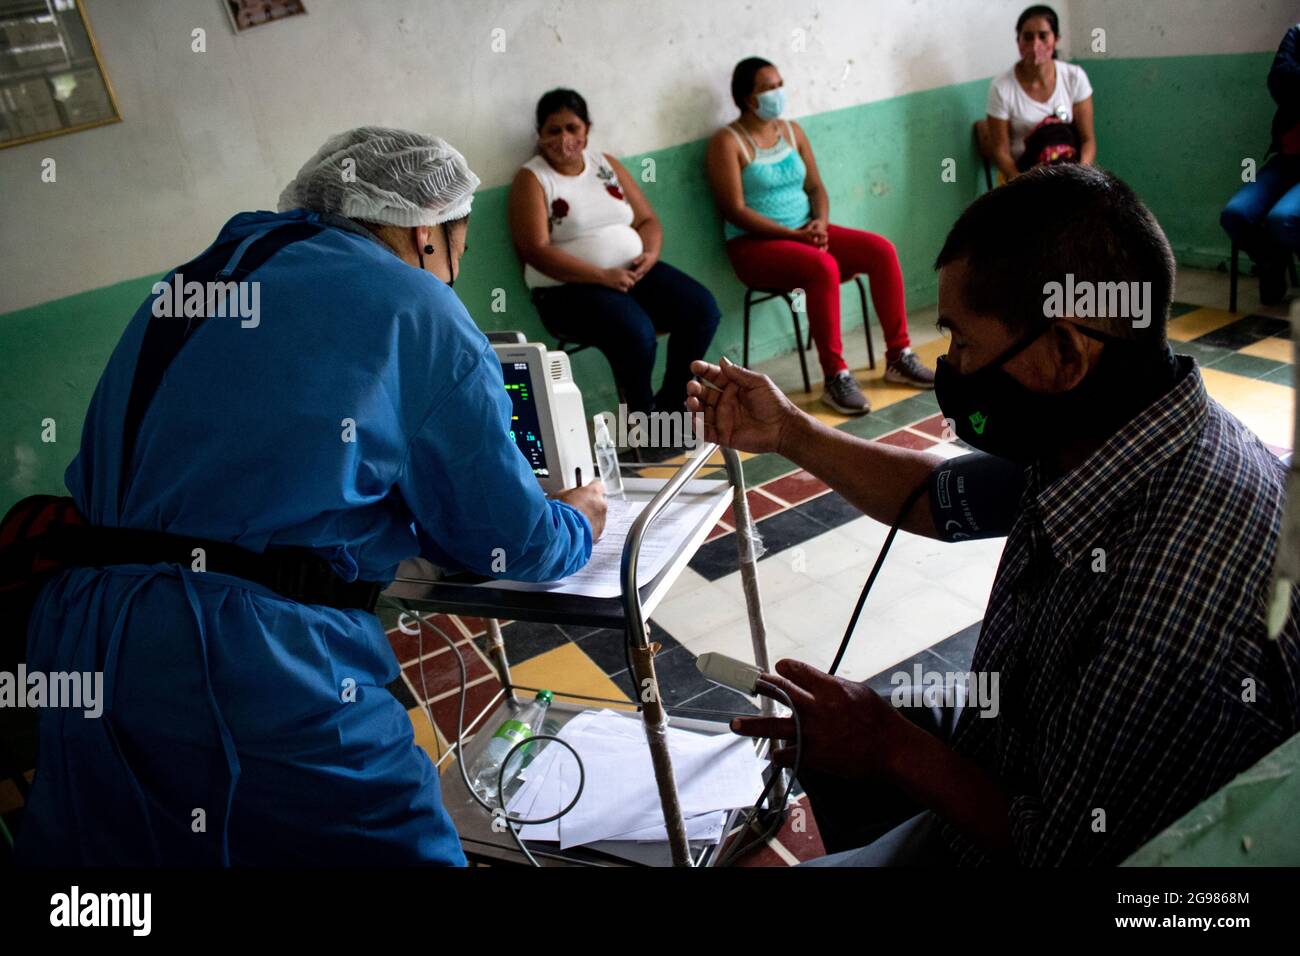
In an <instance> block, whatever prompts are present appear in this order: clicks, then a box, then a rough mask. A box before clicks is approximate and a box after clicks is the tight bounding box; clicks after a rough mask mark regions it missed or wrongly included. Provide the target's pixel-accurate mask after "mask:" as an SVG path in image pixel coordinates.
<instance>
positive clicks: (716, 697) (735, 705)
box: [668, 684, 759, 723]
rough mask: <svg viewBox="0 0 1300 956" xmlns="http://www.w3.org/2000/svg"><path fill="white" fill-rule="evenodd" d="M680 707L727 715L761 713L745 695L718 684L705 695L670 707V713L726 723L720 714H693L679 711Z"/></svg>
mask: <svg viewBox="0 0 1300 956" xmlns="http://www.w3.org/2000/svg"><path fill="white" fill-rule="evenodd" d="M679 707H698V708H700V709H701V710H716V711H722V712H725V713H727V714H757V713H758V712H759V711H758V707H757V705H755V704H754V703H752V702H751V701H750V699H749V698H748V697H746V696H745V695H744V694H742V693H740V692H739V691H734V690H732V689H731V688H730V687H721V686H719V685H717V684H711V686H710V689H709V690H706V691H704V693H702V694H697V695H696V696H694V697H692V698H690V699H689V700H686V701H683V702H682V703H681V704H679V705H677V706H676V707H669V708H668V709H669V712H670V713H674V714H677V713H680V715H681V716H682V717H691V718H694V719H697V720H713V721H718V722H719V723H726V722H727V718H726V717H725V716H721V715H720V714H719V715H714V714H692V713H687V712H686V711H679V710H678V708H679Z"/></svg>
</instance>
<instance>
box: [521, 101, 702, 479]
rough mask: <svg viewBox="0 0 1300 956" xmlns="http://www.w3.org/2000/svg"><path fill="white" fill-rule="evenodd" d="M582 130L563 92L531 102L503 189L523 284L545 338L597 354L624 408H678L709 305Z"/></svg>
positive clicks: (633, 193)
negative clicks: (524, 148)
mask: <svg viewBox="0 0 1300 956" xmlns="http://www.w3.org/2000/svg"><path fill="white" fill-rule="evenodd" d="M590 129H591V120H590V117H589V115H588V113H587V103H586V101H585V100H583V98H582V97H581V96H579V95H578V94H577V93H575V92H574V91H573V90H564V89H560V90H552V91H551V92H549V93H547V94H546V95H545V96H543V97H542V98H541V100H540V101H539V102H538V104H537V146H538V150H537V155H535V156H533V158H532V159H530V160H528V162H526V163H525V164H524V165H523V166H522V167H521V168H520V170H519V172H518V173H517V174H516V175H515V179H514V183H513V184H512V186H511V188H510V232H511V235H512V237H513V239H514V244H515V249H516V250H517V251H518V253H519V258H520V259H521V260H522V261H523V263H524V281H525V282H526V284H527V285H528V287H529V288H530V289H531V290H532V297H533V303H534V304H535V305H536V306H537V311H538V314H539V316H540V317H541V320H542V324H543V325H544V326H546V328H547V330H548V331H549V332H550V333H551V334H552V335H554V336H556V337H558V338H561V339H563V340H565V341H566V342H579V343H582V344H585V345H594V346H596V347H597V348H598V349H600V350H601V352H603V353H604V354H605V357H606V358H607V359H608V360H609V364H610V366H611V368H612V369H613V371H614V378H615V381H616V382H617V383H618V385H619V389H620V391H621V393H622V396H623V401H625V402H626V403H627V406H628V410H629V411H646V412H648V411H653V410H655V409H659V410H662V411H681V410H683V408H684V405H685V401H686V383H687V381H689V380H690V377H691V372H690V364H691V362H692V361H694V360H695V359H699V358H703V357H704V353H705V351H706V350H707V349H708V347H709V343H710V342H711V341H712V339H713V333H714V332H715V331H716V330H717V327H718V317H719V314H720V313H719V310H718V305H717V303H716V302H715V301H714V299H713V296H712V295H711V294H710V293H709V291H708V290H707V289H706V288H704V286H702V285H700V283H698V282H696V281H695V280H694V279H692V278H691V277H690V276H688V275H686V274H685V273H684V272H681V271H679V270H677V269H674V268H673V267H672V266H670V265H668V264H667V263H665V262H662V261H660V259H659V251H660V247H661V245H662V243H663V229H662V227H661V226H660V224H659V220H658V218H657V217H656V216H655V214H654V210H653V209H651V208H650V203H649V202H648V201H647V200H646V198H645V195H644V194H643V193H642V192H641V189H640V187H639V186H638V185H637V182H636V180H635V179H634V178H633V177H632V176H631V175H630V174H629V173H628V171H627V170H626V169H625V168H624V167H623V164H622V163H620V162H619V161H618V160H617V159H615V158H614V157H613V156H610V155H608V154H607V153H602V152H601V151H600V150H598V149H596V148H594V147H592V146H591V145H590V144H589V143H588V133H589V132H590ZM663 332H667V333H668V335H669V337H668V361H667V365H666V367H665V369H664V380H663V384H662V385H661V386H660V388H659V391H658V393H655V392H654V391H653V389H652V385H651V379H650V375H651V371H652V370H653V368H654V360H655V351H656V335H657V334H659V333H663ZM662 451H663V452H664V453H665V456H666V455H667V453H668V452H670V451H671V450H670V449H663V450H662ZM651 457H655V456H654V455H653V453H652V454H651Z"/></svg>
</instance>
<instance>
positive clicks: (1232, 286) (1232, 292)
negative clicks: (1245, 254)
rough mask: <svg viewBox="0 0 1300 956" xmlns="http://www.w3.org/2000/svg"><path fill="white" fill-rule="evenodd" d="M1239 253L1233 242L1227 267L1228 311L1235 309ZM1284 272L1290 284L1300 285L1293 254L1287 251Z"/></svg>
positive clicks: (1234, 310)
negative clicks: (1229, 263)
mask: <svg viewBox="0 0 1300 956" xmlns="http://www.w3.org/2000/svg"><path fill="white" fill-rule="evenodd" d="M1240 253H1241V250H1240V249H1238V248H1237V244H1236V243H1235V242H1234V243H1233V244H1232V265H1231V266H1229V268H1228V311H1229V312H1236V311H1237V276H1238V274H1239V273H1240V264H1239V262H1238V258H1239V256H1240ZM1286 272H1287V278H1288V279H1290V280H1291V284H1292V285H1300V282H1298V281H1297V280H1296V273H1295V256H1294V255H1293V254H1292V253H1291V252H1287V254H1286Z"/></svg>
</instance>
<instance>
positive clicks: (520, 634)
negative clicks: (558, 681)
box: [474, 621, 569, 664]
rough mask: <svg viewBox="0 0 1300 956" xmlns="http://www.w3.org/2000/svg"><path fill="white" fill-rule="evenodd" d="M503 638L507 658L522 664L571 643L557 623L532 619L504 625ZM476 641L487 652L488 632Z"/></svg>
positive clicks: (511, 661) (514, 662)
mask: <svg viewBox="0 0 1300 956" xmlns="http://www.w3.org/2000/svg"><path fill="white" fill-rule="evenodd" d="M501 639H502V640H503V641H504V642H505V645H506V658H507V659H508V660H509V661H510V663H511V664H522V663H523V662H524V661H527V660H532V659H533V658H534V657H536V656H537V655H538V654H545V653H546V652H547V651H553V650H555V648H557V647H563V646H564V645H565V644H567V643H569V636H568V635H567V634H565V633H564V631H562V630H560V628H559V627H557V626H556V625H554V624H535V623H533V622H531V621H512V622H511V623H509V624H506V625H504V626H502V628H501ZM474 643H475V644H477V645H478V649H479V650H481V651H483V653H484V654H487V635H486V634H481V635H479V636H478V637H476V638H474ZM489 659H490V658H489Z"/></svg>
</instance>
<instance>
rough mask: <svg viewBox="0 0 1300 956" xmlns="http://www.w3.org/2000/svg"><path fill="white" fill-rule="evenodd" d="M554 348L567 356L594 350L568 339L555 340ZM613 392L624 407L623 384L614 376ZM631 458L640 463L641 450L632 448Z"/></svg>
mask: <svg viewBox="0 0 1300 956" xmlns="http://www.w3.org/2000/svg"><path fill="white" fill-rule="evenodd" d="M555 347H556V348H557V349H559V350H560V351H561V352H563V353H564V354H565V355H568V356H574V355H577V354H578V353H579V352H582V351H585V350H586V349H589V348H594V346H593V345H592V344H591V343H590V342H570V341H569V340H568V339H556V340H555ZM612 371H613V370H612V369H611V372H612ZM614 391H615V392H617V393H618V401H619V404H620V405H626V404H627V393H626V392H624V391H623V383H622V382H620V381H619V380H618V376H617V375H615V376H614ZM632 457H634V458H635V459H636V460H637V461H638V462H640V461H642V458H641V449H640V447H639V446H638V447H633V448H632Z"/></svg>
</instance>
